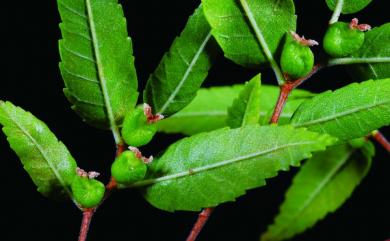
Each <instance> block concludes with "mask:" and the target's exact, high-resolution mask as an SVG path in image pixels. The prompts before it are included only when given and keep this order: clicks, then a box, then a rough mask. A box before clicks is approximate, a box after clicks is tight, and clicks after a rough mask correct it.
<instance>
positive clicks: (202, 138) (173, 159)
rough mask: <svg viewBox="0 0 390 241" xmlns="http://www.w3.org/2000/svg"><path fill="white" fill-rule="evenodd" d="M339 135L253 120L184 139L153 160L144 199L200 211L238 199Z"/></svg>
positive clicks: (165, 206) (168, 208) (170, 207)
mask: <svg viewBox="0 0 390 241" xmlns="http://www.w3.org/2000/svg"><path fill="white" fill-rule="evenodd" d="M333 142H334V139H333V138H332V137H330V136H328V135H320V134H317V133H314V132H309V131H306V130H304V129H293V128H291V127H290V126H258V125H249V126H246V127H243V128H237V129H228V128H225V129H220V130H216V131H213V132H208V133H201V134H198V135H195V136H192V137H188V138H185V139H182V140H180V141H178V142H176V143H175V144H173V145H172V146H170V147H169V148H168V150H167V151H166V152H165V153H164V154H163V155H162V157H161V158H160V159H158V160H156V161H155V162H153V164H152V166H151V168H150V172H149V174H148V178H147V179H146V180H145V181H142V182H141V183H138V184H137V183H136V184H135V185H136V186H141V185H147V184H150V186H148V187H146V188H145V198H146V199H147V201H149V202H150V203H151V204H152V205H154V206H155V207H157V208H160V209H163V210H166V211H175V210H188V211H197V210H200V209H201V208H205V207H214V206H216V205H218V204H220V203H224V202H228V201H234V200H235V199H236V198H237V197H239V196H241V195H243V194H245V191H246V190H248V189H251V188H256V187H260V186H264V185H265V179H266V178H270V177H274V176H276V175H277V172H278V171H280V170H288V169H289V167H290V166H291V165H292V166H298V165H299V163H300V161H301V160H302V159H305V158H308V157H310V156H311V153H312V152H314V151H319V150H324V149H325V147H326V146H328V145H330V144H332V143H333Z"/></svg>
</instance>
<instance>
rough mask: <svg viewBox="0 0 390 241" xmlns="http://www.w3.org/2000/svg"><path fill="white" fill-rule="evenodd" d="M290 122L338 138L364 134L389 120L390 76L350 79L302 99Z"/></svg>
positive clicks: (349, 138) (387, 122)
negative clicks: (345, 82) (308, 98)
mask: <svg viewBox="0 0 390 241" xmlns="http://www.w3.org/2000/svg"><path fill="white" fill-rule="evenodd" d="M291 124H292V125H293V126H296V127H306V128H308V129H309V130H311V131H315V132H319V133H327V134H329V135H331V136H334V137H337V138H338V139H339V140H340V141H345V140H351V139H354V138H358V137H363V136H365V135H367V134H369V133H370V132H371V131H374V130H376V129H378V128H380V127H382V126H386V125H389V124H390V79H382V80H375V81H373V80H369V81H365V82H362V83H360V84H358V83H353V84H350V85H348V86H346V87H343V88H341V89H338V90H336V91H334V92H331V91H327V92H324V93H322V94H319V95H317V96H315V97H313V98H312V99H310V100H307V101H305V102H304V103H302V105H301V106H300V107H299V108H298V110H297V111H296V113H295V114H294V115H293V117H292V120H291Z"/></svg>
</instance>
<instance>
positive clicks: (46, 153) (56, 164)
mask: <svg viewBox="0 0 390 241" xmlns="http://www.w3.org/2000/svg"><path fill="white" fill-rule="evenodd" d="M0 124H1V125H2V126H3V132H4V134H5V135H6V136H7V137H8V142H9V143H10V146H11V148H12V149H13V150H14V151H15V152H16V154H17V155H18V156H19V158H20V160H21V161H22V163H23V166H24V169H25V170H26V171H27V172H28V174H29V175H30V177H31V178H32V180H33V182H34V183H35V185H36V186H37V187H38V191H39V192H40V193H42V194H43V195H45V196H48V197H49V196H55V197H58V196H62V195H63V194H64V193H67V194H69V195H71V193H70V189H69V186H70V184H71V182H72V180H73V177H75V176H76V167H77V164H76V161H75V160H74V159H73V157H72V156H71V154H70V153H69V151H68V150H67V148H66V147H65V145H64V144H63V143H62V142H60V141H58V140H57V138H56V137H55V135H54V134H53V133H52V132H51V131H50V130H49V128H48V127H47V126H46V125H45V123H43V122H42V121H40V120H38V119H37V118H36V117H34V116H33V115H32V114H31V113H30V112H26V111H24V110H23V109H21V108H19V107H16V106H14V105H13V104H12V103H10V102H2V101H0Z"/></svg>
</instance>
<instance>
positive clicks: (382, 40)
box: [348, 23, 390, 80]
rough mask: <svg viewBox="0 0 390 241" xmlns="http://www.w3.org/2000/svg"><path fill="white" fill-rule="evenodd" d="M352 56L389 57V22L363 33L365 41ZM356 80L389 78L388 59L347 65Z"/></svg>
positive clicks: (389, 62) (389, 64)
mask: <svg viewBox="0 0 390 241" xmlns="http://www.w3.org/2000/svg"><path fill="white" fill-rule="evenodd" d="M351 57H352V58H363V59H365V58H390V23H387V24H384V25H382V26H380V27H377V28H373V29H372V30H370V31H368V32H367V33H366V34H365V41H364V43H363V46H362V47H361V48H360V50H359V51H358V52H356V53H354V54H352V56H351ZM348 68H349V70H350V71H351V72H352V74H353V77H355V78H356V79H357V80H368V79H383V78H390V61H387V62H386V63H369V64H355V65H349V66H348Z"/></svg>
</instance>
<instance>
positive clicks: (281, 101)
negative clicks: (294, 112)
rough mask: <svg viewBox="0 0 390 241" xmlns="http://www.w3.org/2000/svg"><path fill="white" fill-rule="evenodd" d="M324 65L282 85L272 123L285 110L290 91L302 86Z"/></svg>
mask: <svg viewBox="0 0 390 241" xmlns="http://www.w3.org/2000/svg"><path fill="white" fill-rule="evenodd" d="M323 67H324V65H322V64H317V65H315V66H314V67H313V69H312V70H311V71H310V73H309V74H308V75H306V76H305V77H303V78H300V79H297V80H294V81H287V82H286V83H285V84H283V85H282V86H280V93H279V98H278V102H277V103H276V106H275V108H274V112H273V114H272V117H271V120H270V123H271V124H276V123H278V121H279V117H280V114H281V113H282V111H283V107H284V105H285V104H286V102H287V99H288V96H289V95H290V93H291V92H292V91H293V90H294V89H295V88H297V87H298V86H300V85H301V84H302V83H303V82H305V81H306V80H307V79H309V78H311V77H312V76H313V75H314V74H315V73H317V72H318V71H319V70H320V69H322V68H323Z"/></svg>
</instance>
